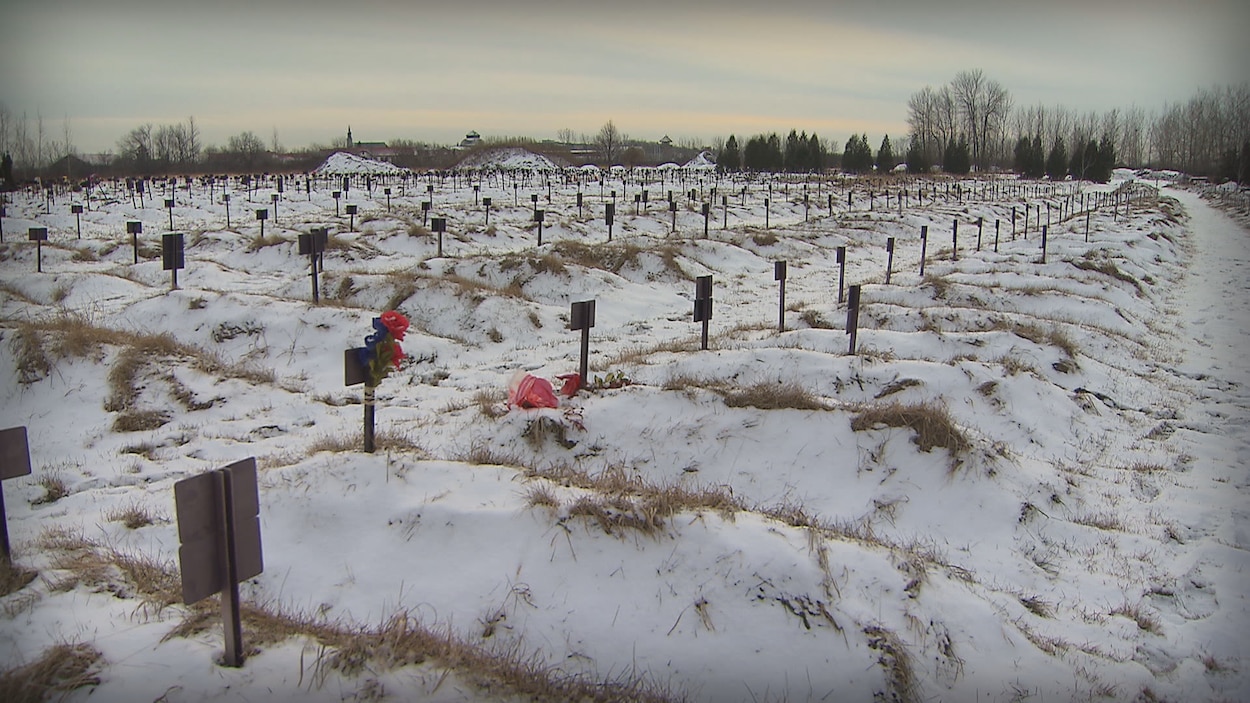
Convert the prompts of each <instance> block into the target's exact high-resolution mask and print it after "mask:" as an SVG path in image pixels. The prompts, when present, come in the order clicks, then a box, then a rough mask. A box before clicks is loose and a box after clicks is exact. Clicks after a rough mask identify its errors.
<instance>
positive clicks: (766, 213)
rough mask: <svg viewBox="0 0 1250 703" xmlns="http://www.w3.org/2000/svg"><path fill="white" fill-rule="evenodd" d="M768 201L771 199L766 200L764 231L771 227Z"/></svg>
mask: <svg viewBox="0 0 1250 703" xmlns="http://www.w3.org/2000/svg"><path fill="white" fill-rule="evenodd" d="M768 201H769V198H764V229H768V226H769V225H768Z"/></svg>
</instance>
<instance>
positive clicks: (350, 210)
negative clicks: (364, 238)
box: [345, 203, 360, 232]
mask: <svg viewBox="0 0 1250 703" xmlns="http://www.w3.org/2000/svg"><path fill="white" fill-rule="evenodd" d="M345 209H346V210H347V231H348V232H355V231H356V213H357V212H358V211H359V209H360V208H359V207H358V206H357V205H356V204H355V203H350V204H349V205H348V206H347V207H346V208H345Z"/></svg>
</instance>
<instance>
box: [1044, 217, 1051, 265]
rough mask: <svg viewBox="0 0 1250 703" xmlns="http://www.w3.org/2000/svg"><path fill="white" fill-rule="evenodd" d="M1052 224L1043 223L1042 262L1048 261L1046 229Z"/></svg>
mask: <svg viewBox="0 0 1250 703" xmlns="http://www.w3.org/2000/svg"><path fill="white" fill-rule="evenodd" d="M1049 228H1050V225H1042V263H1043V264H1044V263H1046V230H1047V229H1049Z"/></svg>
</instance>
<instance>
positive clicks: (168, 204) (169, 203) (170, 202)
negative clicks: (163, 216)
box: [165, 198, 174, 230]
mask: <svg viewBox="0 0 1250 703" xmlns="http://www.w3.org/2000/svg"><path fill="white" fill-rule="evenodd" d="M165 209H166V210H169V229H171V230H172V229H173V228H174V199H173V198H165Z"/></svg>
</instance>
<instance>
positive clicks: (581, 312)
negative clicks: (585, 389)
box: [569, 300, 595, 383]
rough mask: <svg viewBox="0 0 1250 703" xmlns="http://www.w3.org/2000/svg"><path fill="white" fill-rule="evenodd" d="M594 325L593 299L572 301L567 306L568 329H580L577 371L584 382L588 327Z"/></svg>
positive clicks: (588, 354) (587, 352) (588, 341)
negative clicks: (580, 343) (579, 351)
mask: <svg viewBox="0 0 1250 703" xmlns="http://www.w3.org/2000/svg"><path fill="white" fill-rule="evenodd" d="M594 326H595V301H593V300H583V301H579V302H576V303H573V304H572V305H571V306H570V308H569V329H570V330H575V331H576V330H581V333H582V349H581V352H582V353H581V359H580V361H579V362H578V365H577V372H578V373H579V374H581V377H582V383H586V378H587V377H586V372H587V367H588V365H589V358H590V328H591V327H594Z"/></svg>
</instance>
